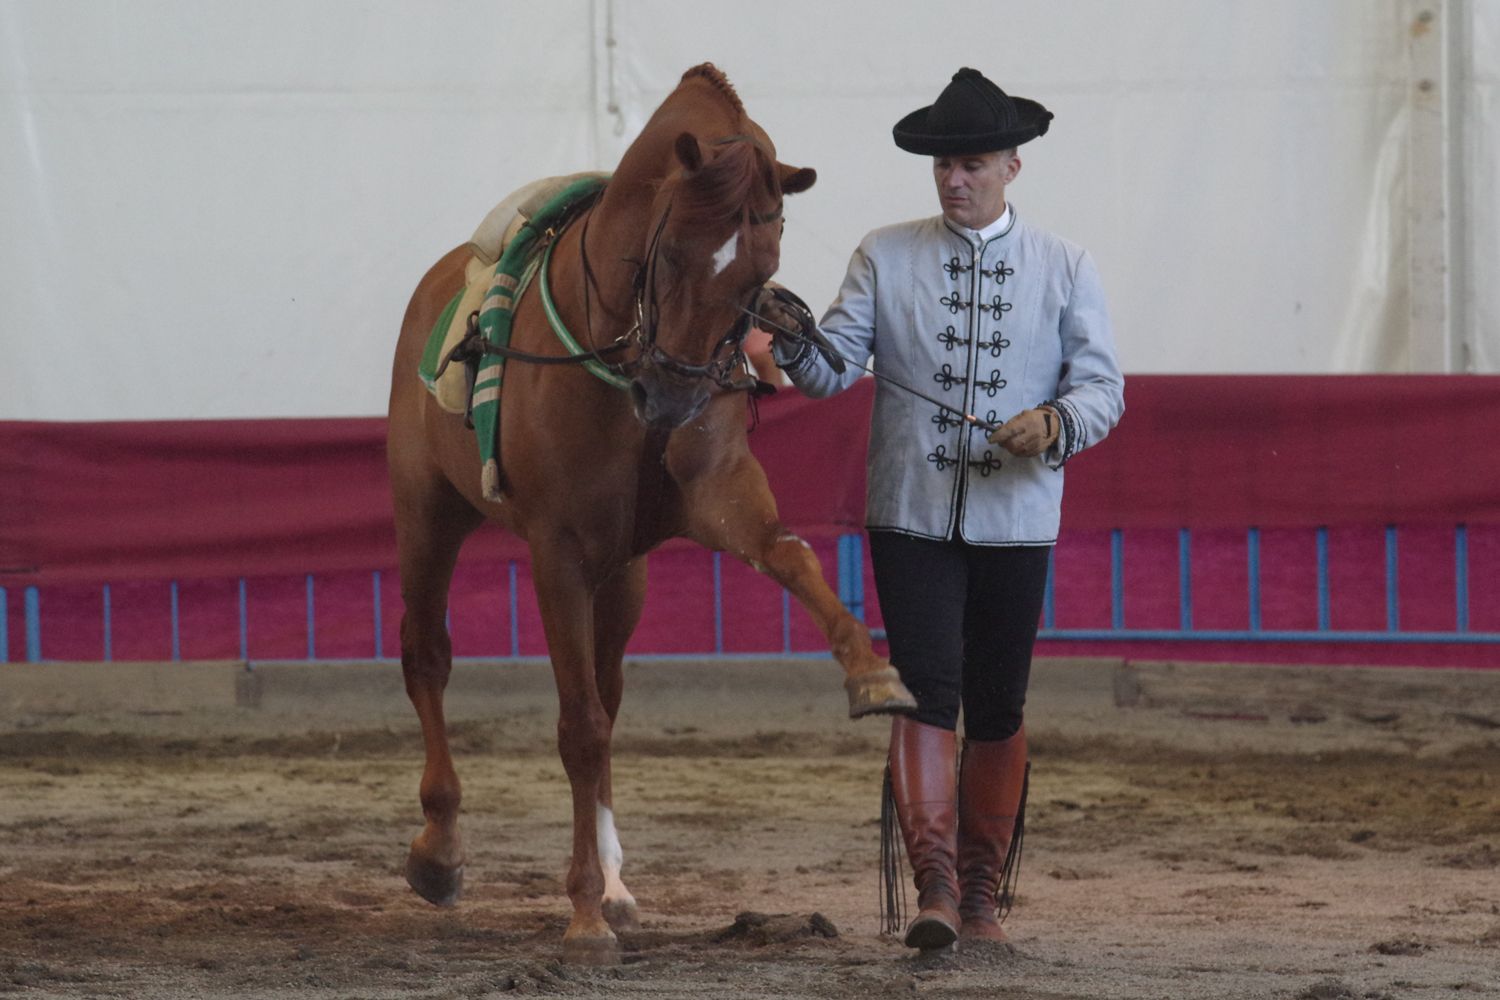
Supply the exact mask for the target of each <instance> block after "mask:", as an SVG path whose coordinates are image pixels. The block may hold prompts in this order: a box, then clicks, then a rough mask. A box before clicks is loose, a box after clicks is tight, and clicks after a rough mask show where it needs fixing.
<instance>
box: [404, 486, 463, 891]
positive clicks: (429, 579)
mask: <svg viewBox="0 0 1500 1000" xmlns="http://www.w3.org/2000/svg"><path fill="white" fill-rule="evenodd" d="M393 485H394V486H395V493H396V543H397V548H398V550H399V552H400V557H401V599H402V601H403V602H404V603H405V606H406V612H405V614H404V615H402V618H401V669H402V673H403V674H404V675H405V679H406V693H407V696H408V697H409V698H410V699H411V703H412V705H413V706H414V707H415V708H416V710H417V717H418V718H419V719H420V720H421V722H422V743H423V746H424V748H425V750H426V757H427V762H426V765H425V767H424V768H423V771H422V785H421V791H420V795H421V801H422V814H423V816H424V817H425V818H426V825H425V826H424V827H423V829H422V832H421V833H420V834H418V835H417V837H416V839H415V840H413V841H412V845H411V853H410V854H409V855H408V857H407V861H406V881H407V882H408V883H410V885H411V887H412V888H413V889H415V890H416V891H417V894H418V895H420V896H421V897H422V898H423V899H425V900H427V901H428V902H430V903H435V904H437V905H438V906H452V905H453V904H454V903H457V902H458V897H459V894H460V893H461V891H462V889H463V864H464V853H463V842H462V841H461V839H460V838H459V834H458V805H459V799H460V796H461V789H460V787H459V783H458V773H457V772H456V771H455V770H454V768H453V758H452V756H451V755H450V753H449V750H448V732H447V726H446V724H445V722H444V719H443V691H444V689H445V688H446V687H447V686H448V675H449V673H450V672H451V671H452V669H453V647H452V644H451V642H450V641H449V637H448V627H447V624H446V622H445V621H444V618H445V617H446V613H447V607H448V587H449V585H450V584H451V582H452V580H453V568H454V565H455V564H456V562H457V560H458V550H459V546H460V545H461V544H462V543H463V540H464V538H465V536H467V535H468V533H469V532H470V531H472V530H473V529H474V528H475V527H476V526H477V525H478V524H479V523H480V521H481V520H482V517H481V516H480V514H479V513H478V512H477V511H475V510H474V508H473V507H471V506H470V505H469V504H468V502H467V501H465V500H464V499H463V498H462V497H460V496H459V495H458V493H457V492H456V491H455V490H454V489H453V488H452V487H451V486H449V485H448V483H447V481H446V480H434V481H428V482H426V483H414V484H413V483H407V484H402V483H401V482H400V481H399V480H395V478H394V477H393Z"/></svg>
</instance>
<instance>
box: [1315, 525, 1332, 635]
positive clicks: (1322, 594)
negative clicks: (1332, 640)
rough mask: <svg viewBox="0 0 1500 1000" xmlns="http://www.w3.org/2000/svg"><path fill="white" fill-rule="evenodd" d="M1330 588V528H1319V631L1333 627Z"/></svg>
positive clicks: (1325, 630)
mask: <svg viewBox="0 0 1500 1000" xmlns="http://www.w3.org/2000/svg"><path fill="white" fill-rule="evenodd" d="M1332 603H1333V602H1332V600H1331V595H1330V593H1329V588H1328V529H1327V528H1319V529H1318V631H1319V632H1327V631H1328V630H1329V629H1330V628H1332V624H1331V621H1332V613H1331V605H1332Z"/></svg>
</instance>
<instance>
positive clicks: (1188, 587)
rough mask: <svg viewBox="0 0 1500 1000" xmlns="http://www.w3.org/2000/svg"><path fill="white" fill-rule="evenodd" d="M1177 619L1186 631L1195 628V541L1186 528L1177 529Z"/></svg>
mask: <svg viewBox="0 0 1500 1000" xmlns="http://www.w3.org/2000/svg"><path fill="white" fill-rule="evenodd" d="M1177 620H1178V622H1179V627H1181V629H1182V630H1183V631H1184V632H1191V631H1192V630H1193V542H1192V537H1191V535H1190V534H1189V532H1188V529H1186V528H1178V529H1177Z"/></svg>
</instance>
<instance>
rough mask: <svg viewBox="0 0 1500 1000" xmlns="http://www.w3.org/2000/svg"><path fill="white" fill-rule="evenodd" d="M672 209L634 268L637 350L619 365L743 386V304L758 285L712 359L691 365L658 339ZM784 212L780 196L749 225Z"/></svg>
mask: <svg viewBox="0 0 1500 1000" xmlns="http://www.w3.org/2000/svg"><path fill="white" fill-rule="evenodd" d="M736 141H748V142H754V141H755V140H754V139H753V138H751V137H750V136H729V137H727V138H724V139H720V140H718V142H717V143H716V145H719V144H723V143H726V142H736ZM671 214H672V202H671V201H670V200H669V201H668V202H667V205H666V207H665V208H663V209H662V213H661V218H660V219H658V220H657V223H656V228H655V229H654V230H653V231H652V234H651V241H650V242H649V243H648V244H647V246H646V259H645V260H644V261H642V262H641V266H640V267H639V268H638V269H637V270H636V277H635V325H634V326H633V327H632V328H631V329H630V330H629V331H627V332H626V334H625V337H626V339H627V340H628V341H630V342H633V343H634V344H635V345H636V346H637V347H638V348H639V351H638V353H637V354H636V356H635V357H634V358H633V359H631V360H630V361H628V362H626V363H625V364H624V365H622V366H621V370H622V371H623V372H625V373H626V374H629V375H632V376H633V375H634V374H636V373H638V372H640V371H644V370H646V369H650V368H659V369H661V370H663V371H666V372H669V373H671V374H672V375H675V376H676V377H678V378H680V379H684V380H687V379H696V378H706V379H709V380H710V381H712V382H714V383H715V384H717V385H719V386H722V387H724V388H743V387H744V386H743V385H742V384H741V383H740V382H739V381H737V380H736V375H737V373H739V372H743V371H744V353H743V347H744V343H745V337H746V336H747V335H748V334H749V332H750V320H751V317H750V315H749V313H748V311H747V310H746V309H745V306H746V305H752V304H753V303H754V301H755V297H756V295H758V294H759V292H760V289H759V288H756V289H755V290H753V291H752V292H751V293H750V297H749V298H748V299H747V300H746V302H745V304H744V305H741V306H740V307H739V309H738V310H737V311H738V312H739V315H738V316H737V317H736V319H735V320H734V322H733V323H732V324H730V327H729V330H728V331H727V332H725V334H724V335H723V336H722V337H720V338H719V340H718V341H717V342H716V343H715V344H714V348H713V351H711V352H710V354H709V358H708V361H706V362H705V363H703V364H701V365H700V364H693V363H692V362H689V361H684V360H682V359H681V358H679V357H676V356H674V355H673V354H671V353H670V352H669V351H667V349H666V348H664V347H662V346H661V344H659V343H657V334H658V331H659V329H660V326H661V310H660V307H659V305H658V303H657V297H656V269H657V260H658V259H659V258H660V256H661V239H662V233H664V232H665V231H666V228H667V220H668V219H669V218H670V216H671ZM781 215H782V203H781V202H780V201H778V202H777V203H776V207H775V208H774V209H773V210H771V211H769V212H763V213H759V214H755V213H752V214H750V215H749V216H748V218H747V219H746V222H748V224H749V225H752V226H761V225H767V224H769V223H772V222H779V221H780V220H781Z"/></svg>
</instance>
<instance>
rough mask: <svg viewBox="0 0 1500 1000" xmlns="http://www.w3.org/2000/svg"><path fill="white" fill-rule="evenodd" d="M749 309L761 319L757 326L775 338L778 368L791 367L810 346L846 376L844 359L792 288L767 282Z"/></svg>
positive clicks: (773, 348) (772, 348) (773, 352)
mask: <svg viewBox="0 0 1500 1000" xmlns="http://www.w3.org/2000/svg"><path fill="white" fill-rule="evenodd" d="M750 308H751V310H752V311H753V312H754V313H755V314H756V315H757V316H758V317H760V320H761V322H760V323H758V324H757V325H758V326H759V327H760V328H761V329H763V330H765V331H767V332H768V333H770V334H771V336H772V338H773V340H772V344H771V353H772V355H773V356H774V357H775V358H776V363H777V364H778V365H781V366H786V365H790V364H792V363H793V362H794V361H796V360H797V359H798V358H800V357H801V356H802V353H803V352H804V351H805V350H807V348H808V345H809V344H811V345H812V346H813V347H816V348H817V349H818V352H819V353H820V354H822V355H823V359H824V360H825V361H827V362H828V366H829V367H830V368H832V369H833V370H834V371H835V372H837V373H838V374H840V375H842V374H843V373H844V359H843V358H841V357H839V355H838V353H837V352H836V351H834V349H833V346H832V345H831V344H829V343H828V340H827V339H826V338H825V337H824V336H823V334H822V333H820V332H819V331H818V321H817V319H815V318H814V317H813V314H812V310H811V309H809V308H807V303H806V302H803V301H802V300H801V299H799V298H798V297H797V296H796V294H795V293H794V292H792V291H791V290H790V289H788V288H785V287H783V286H781V285H778V284H776V283H775V282H774V281H770V282H767V283H766V286H765V287H764V288H762V289H761V290H760V292H759V293H758V294H757V295H756V296H755V301H754V302H753V303H752V304H751V306H750ZM778 327H779V328H780V329H778Z"/></svg>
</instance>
